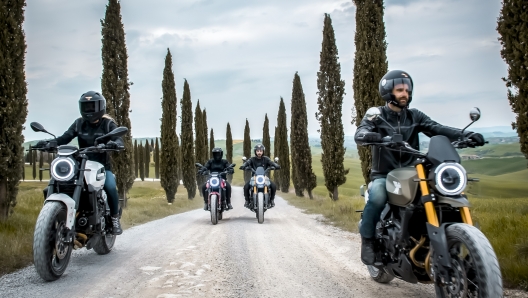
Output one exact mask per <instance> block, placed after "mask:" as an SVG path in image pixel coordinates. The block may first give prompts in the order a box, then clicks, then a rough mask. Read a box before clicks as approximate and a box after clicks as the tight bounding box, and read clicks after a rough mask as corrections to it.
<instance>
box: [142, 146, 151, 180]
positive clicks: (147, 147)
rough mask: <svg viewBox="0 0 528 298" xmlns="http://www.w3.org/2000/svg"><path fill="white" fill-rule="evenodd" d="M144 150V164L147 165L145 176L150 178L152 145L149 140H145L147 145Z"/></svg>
mask: <svg viewBox="0 0 528 298" xmlns="http://www.w3.org/2000/svg"><path fill="white" fill-rule="evenodd" d="M143 150H144V151H145V152H144V154H145V159H143V165H144V166H145V178H148V177H149V172H150V145H149V141H148V140H145V147H143Z"/></svg>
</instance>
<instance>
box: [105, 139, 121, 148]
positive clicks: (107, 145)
mask: <svg viewBox="0 0 528 298" xmlns="http://www.w3.org/2000/svg"><path fill="white" fill-rule="evenodd" d="M105 147H106V149H117V148H118V147H119V145H117V143H116V142H114V141H108V143H106V146H105Z"/></svg>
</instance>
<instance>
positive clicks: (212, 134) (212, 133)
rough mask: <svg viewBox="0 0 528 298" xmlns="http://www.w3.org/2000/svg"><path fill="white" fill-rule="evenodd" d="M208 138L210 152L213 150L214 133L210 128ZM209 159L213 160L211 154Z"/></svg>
mask: <svg viewBox="0 0 528 298" xmlns="http://www.w3.org/2000/svg"><path fill="white" fill-rule="evenodd" d="M210 137H211V141H210V142H209V148H211V150H209V151H212V150H213V148H214V147H215V141H214V132H213V129H212V128H211V134H210ZM211 158H213V153H211Z"/></svg>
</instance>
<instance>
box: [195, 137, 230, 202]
mask: <svg viewBox="0 0 528 298" xmlns="http://www.w3.org/2000/svg"><path fill="white" fill-rule="evenodd" d="M211 152H212V153H213V158H211V159H210V160H209V161H207V163H206V164H205V165H204V167H205V168H206V169H207V170H209V171H210V172H223V171H224V170H225V169H227V168H228V167H229V166H230V165H231V164H230V163H229V161H227V159H222V157H223V155H224V151H222V148H218V147H216V148H213V150H211ZM233 172H234V170H233V169H232V168H230V170H229V174H233ZM222 178H223V179H224V180H225V184H226V191H225V195H226V203H227V210H229V209H233V206H232V205H231V185H230V184H229V182H227V179H226V177H225V175H222ZM206 185H207V181H206V182H205V183H204V184H203V185H202V194H203V197H204V210H207V207H208V206H207V205H208V204H207V194H206V192H205V191H206Z"/></svg>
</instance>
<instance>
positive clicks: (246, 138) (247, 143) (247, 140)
mask: <svg viewBox="0 0 528 298" xmlns="http://www.w3.org/2000/svg"><path fill="white" fill-rule="evenodd" d="M249 133H250V132H249V122H248V120H247V118H246V127H244V144H243V149H244V156H245V157H246V158H248V159H249V158H250V157H251V137H250V134H249ZM251 175H252V174H251V171H244V182H245V183H247V182H248V181H249V179H250V178H251Z"/></svg>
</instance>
